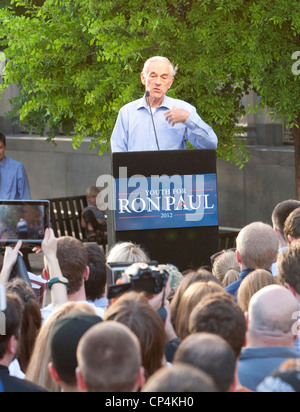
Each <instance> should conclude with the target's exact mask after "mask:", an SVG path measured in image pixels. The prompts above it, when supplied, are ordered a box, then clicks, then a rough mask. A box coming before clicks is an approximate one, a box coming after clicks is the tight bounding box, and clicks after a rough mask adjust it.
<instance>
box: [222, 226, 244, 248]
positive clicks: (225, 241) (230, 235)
mask: <svg viewBox="0 0 300 412" xmlns="http://www.w3.org/2000/svg"><path fill="white" fill-rule="evenodd" d="M240 231H241V229H233V228H225V227H220V230H219V249H220V252H221V251H222V250H228V249H233V248H236V238H237V237H238V235H239V233H240Z"/></svg>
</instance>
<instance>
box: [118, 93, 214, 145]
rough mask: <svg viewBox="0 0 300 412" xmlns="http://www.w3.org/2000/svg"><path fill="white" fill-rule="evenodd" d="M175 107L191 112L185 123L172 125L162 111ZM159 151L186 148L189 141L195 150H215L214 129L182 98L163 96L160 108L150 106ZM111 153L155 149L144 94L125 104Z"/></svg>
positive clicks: (154, 140)
mask: <svg viewBox="0 0 300 412" xmlns="http://www.w3.org/2000/svg"><path fill="white" fill-rule="evenodd" d="M174 106H176V107H177V108H180V109H185V110H187V111H189V112H190V116H189V118H188V120H187V121H186V122H185V123H178V124H176V125H175V126H174V127H172V126H171V125H170V124H169V123H168V122H167V121H166V119H165V116H164V113H165V112H166V111H167V110H171V109H172V108H173V107H174ZM152 111H153V116H154V122H155V127H156V132H157V137H158V142H159V146H160V149H161V150H180V149H186V147H187V141H189V142H190V143H191V144H192V145H193V146H194V147H196V148H197V149H216V148H217V145H218V138H217V136H216V134H215V132H214V131H213V129H212V128H211V127H210V126H208V125H207V124H206V123H205V122H204V121H203V120H202V119H201V117H200V116H199V115H198V114H197V111H196V109H195V107H193V106H192V105H190V104H189V103H186V102H184V101H183V100H177V99H173V98H171V97H168V96H165V98H164V100H163V103H162V105H161V106H160V107H158V108H156V109H152ZM111 148H112V152H132V151H135V152H140V151H152V150H158V147H157V144H156V139H155V134H154V129H153V124H152V120H151V114H150V109H149V106H148V105H147V102H146V98H145V96H144V97H143V98H142V99H139V100H136V101H134V102H132V103H129V104H127V105H126V106H124V107H123V108H122V109H121V110H120V112H119V116H118V119H117V122H116V125H115V128H114V131H113V134H112V137H111Z"/></svg>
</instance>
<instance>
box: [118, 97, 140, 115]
mask: <svg viewBox="0 0 300 412" xmlns="http://www.w3.org/2000/svg"><path fill="white" fill-rule="evenodd" d="M142 106H143V98H142V99H138V100H134V101H132V102H130V103H127V104H125V105H124V106H123V107H122V108H121V110H120V113H126V112H129V111H132V110H137V109H138V108H139V107H142Z"/></svg>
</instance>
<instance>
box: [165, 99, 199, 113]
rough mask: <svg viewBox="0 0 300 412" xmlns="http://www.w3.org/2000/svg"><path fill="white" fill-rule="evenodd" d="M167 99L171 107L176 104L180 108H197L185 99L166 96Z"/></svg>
mask: <svg viewBox="0 0 300 412" xmlns="http://www.w3.org/2000/svg"><path fill="white" fill-rule="evenodd" d="M165 101H166V102H167V103H168V105H169V106H170V107H171V106H172V107H173V106H176V107H179V108H180V109H185V110H189V111H191V110H193V109H194V110H196V109H195V107H194V106H193V105H192V104H190V103H188V102H186V101H185V100H181V99H175V98H173V97H170V96H165Z"/></svg>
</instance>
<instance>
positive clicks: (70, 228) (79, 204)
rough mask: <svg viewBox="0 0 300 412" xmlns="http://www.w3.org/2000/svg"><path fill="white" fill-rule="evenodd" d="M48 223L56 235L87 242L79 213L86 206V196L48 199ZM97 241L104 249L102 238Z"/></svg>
mask: <svg viewBox="0 0 300 412" xmlns="http://www.w3.org/2000/svg"><path fill="white" fill-rule="evenodd" d="M49 201H50V225H51V227H52V229H53V230H54V233H55V236H56V237H61V236H72V237H74V238H76V239H78V240H80V241H81V242H89V239H88V238H87V236H86V233H85V229H83V228H82V227H81V214H82V211H83V209H85V208H86V207H87V200H86V196H73V197H65V198H56V199H49ZM97 243H98V244H99V245H101V246H103V249H104V251H105V250H106V245H107V242H106V241H104V240H103V239H102V238H99V239H97Z"/></svg>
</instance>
